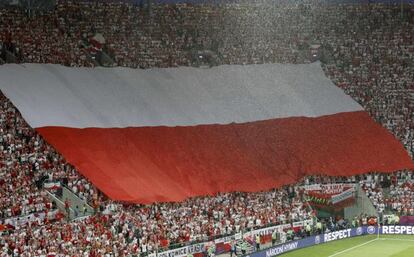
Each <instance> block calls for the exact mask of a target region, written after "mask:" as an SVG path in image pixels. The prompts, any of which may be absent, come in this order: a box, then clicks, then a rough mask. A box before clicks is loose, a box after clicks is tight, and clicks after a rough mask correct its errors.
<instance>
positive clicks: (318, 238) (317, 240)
mask: <svg viewBox="0 0 414 257" xmlns="http://www.w3.org/2000/svg"><path fill="white" fill-rule="evenodd" d="M320 242H321V237H320V236H315V244H316V245H317V244H319V243H320Z"/></svg>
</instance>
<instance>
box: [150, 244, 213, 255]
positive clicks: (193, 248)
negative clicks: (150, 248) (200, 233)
mask: <svg viewBox="0 0 414 257" xmlns="http://www.w3.org/2000/svg"><path fill="white" fill-rule="evenodd" d="M204 248H205V243H201V244H194V245H189V246H184V247H181V248H178V249H173V250H168V251H165V252H161V253H158V257H185V256H187V255H189V254H195V253H201V252H203V251H204Z"/></svg>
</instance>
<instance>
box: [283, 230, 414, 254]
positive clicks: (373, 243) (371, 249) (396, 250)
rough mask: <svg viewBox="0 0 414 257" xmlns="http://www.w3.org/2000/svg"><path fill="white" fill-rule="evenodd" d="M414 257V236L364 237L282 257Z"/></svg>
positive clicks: (331, 243)
mask: <svg viewBox="0 0 414 257" xmlns="http://www.w3.org/2000/svg"><path fill="white" fill-rule="evenodd" d="M371 256H372V257H414V236H400V235H399V236H380V238H377V236H362V237H354V238H350V239H344V240H340V241H334V242H330V243H326V244H321V245H317V246H313V247H309V248H304V249H301V250H297V251H293V252H289V253H286V254H283V255H281V257H371Z"/></svg>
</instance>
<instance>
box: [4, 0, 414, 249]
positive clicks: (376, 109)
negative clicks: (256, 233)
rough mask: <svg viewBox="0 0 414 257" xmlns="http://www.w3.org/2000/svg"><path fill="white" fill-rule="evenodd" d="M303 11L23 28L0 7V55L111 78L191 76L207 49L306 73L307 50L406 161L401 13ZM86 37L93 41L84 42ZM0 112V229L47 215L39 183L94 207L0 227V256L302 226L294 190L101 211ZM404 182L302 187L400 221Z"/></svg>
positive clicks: (409, 202) (68, 18)
mask: <svg viewBox="0 0 414 257" xmlns="http://www.w3.org/2000/svg"><path fill="white" fill-rule="evenodd" d="M307 3H308V4H296V3H292V4H288V3H284V4H280V5H275V4H271V3H266V2H264V3H261V4H241V3H228V4H220V5H204V4H200V5H190V4H177V5H154V6H153V7H152V8H151V11H150V12H148V11H147V10H145V9H144V8H142V7H141V6H139V5H138V6H137V5H133V4H127V3H115V2H110V1H96V2H95V1H93V2H80V1H57V7H56V9H55V10H53V11H49V12H47V13H40V14H38V15H36V16H34V17H28V16H27V15H26V14H25V13H24V12H23V11H22V10H19V9H17V8H7V9H0V41H1V42H2V43H1V44H0V53H1V56H0V57H1V58H3V59H4V58H5V57H4V55H5V51H6V50H7V51H9V52H11V53H13V54H14V55H16V57H17V61H20V62H34V63H57V64H63V65H67V66H85V67H91V66H94V65H95V64H96V63H95V62H94V61H93V59H92V58H91V55H93V52H94V51H102V52H104V53H105V54H107V55H108V56H109V57H110V58H111V59H112V60H113V61H114V62H113V64H112V65H113V66H125V67H132V68H150V67H175V66H183V65H193V64H194V63H193V62H194V56H193V55H194V53H195V52H197V51H201V50H209V51H211V52H212V53H213V54H214V59H215V62H216V64H253V63H267V62H281V63H304V62H309V61H310V52H309V49H310V47H311V45H319V46H320V52H319V54H320V59H321V60H322V62H323V68H324V70H325V72H326V74H327V75H328V76H329V77H330V78H331V79H332V81H333V82H334V83H335V84H336V85H338V86H339V87H341V88H342V89H344V91H345V92H346V93H348V94H349V95H351V96H352V97H353V98H354V99H355V100H356V101H358V102H359V103H360V104H361V105H362V106H364V108H365V109H366V110H368V111H369V112H370V114H371V115H372V116H373V117H374V118H375V119H376V120H377V121H378V122H380V123H381V124H383V125H384V126H385V127H386V128H388V129H389V130H390V131H392V132H393V133H394V135H395V136H396V137H398V138H399V139H400V140H401V142H403V144H404V145H405V147H406V149H407V150H408V151H409V152H410V154H411V155H412V156H413V152H414V80H413V78H414V68H413V67H414V63H413V61H412V60H414V15H413V13H414V11H413V6H406V7H405V9H404V10H405V11H404V13H403V15H402V16H401V15H400V14H399V11H400V9H399V7H396V6H387V5H381V4H370V5H328V6H322V5H320V4H319V3H318V1H316V0H315V1H307ZM97 33H100V34H102V35H103V37H104V39H105V43H103V42H102V40H101V41H100V42H95V41H94V40H91V39H93V37H94V36H95V35H96V34H97ZM101 43H103V44H102V45H99V44H101ZM97 45H99V47H98V46H97ZM0 102H1V106H0V129H1V137H0V206H1V209H0V221H4V220H6V219H9V218H12V217H21V216H24V215H28V214H39V213H46V216H45V217H48V215H47V213H48V212H51V211H53V210H54V209H55V208H56V206H55V204H54V203H53V202H52V201H50V200H49V198H48V197H47V194H48V193H47V192H46V190H45V189H44V188H43V183H44V182H47V181H51V182H54V181H59V182H61V183H62V185H65V186H67V187H68V188H69V189H70V190H72V191H73V192H74V193H75V194H77V195H79V196H80V197H81V198H82V199H85V201H87V202H89V203H91V204H92V205H94V206H95V207H96V209H99V211H98V212H97V214H96V215H93V216H90V217H86V218H83V219H79V220H75V221H70V222H67V221H66V220H65V219H62V216H61V215H57V217H55V219H54V221H49V220H47V219H43V220H39V219H37V220H36V221H35V222H28V223H27V224H22V225H21V226H18V227H9V228H8V229H9V230H8V231H4V232H3V233H4V235H3V236H2V237H1V238H0V253H1V254H0V256H55V255H56V256H125V255H127V254H142V255H145V254H148V253H151V252H154V251H155V250H162V249H165V248H167V247H169V246H171V245H177V244H178V245H181V244H186V243H189V242H193V241H198V242H200V241H205V240H209V239H212V238H215V237H218V236H224V235H230V234H234V233H237V232H239V231H247V230H250V229H252V228H258V227H263V226H267V225H270V224H284V223H291V222H293V221H299V220H304V219H308V218H310V217H311V216H312V211H311V209H309V206H308V205H307V203H305V202H304V201H303V198H302V197H303V195H302V193H301V192H300V191H299V189H298V187H295V186H289V187H285V188H281V189H276V190H272V191H268V192H261V193H254V194H252V193H249V194H246V193H227V194H219V195H217V196H212V197H197V198H192V199H188V200H186V201H184V202H182V203H160V204H153V205H150V206H137V205H123V204H120V203H114V202H111V201H109V200H108V199H105V197H104V196H102V195H100V193H99V192H98V190H97V189H96V188H95V187H94V186H93V185H92V184H91V183H89V182H88V181H87V180H86V179H85V178H84V177H82V176H81V175H80V174H79V173H78V172H77V171H76V170H75V169H74V168H73V167H72V166H70V165H69V164H67V163H66V162H65V160H64V159H63V157H61V156H60V155H59V154H58V153H57V152H56V151H55V150H54V149H53V148H52V147H51V146H49V145H48V144H47V143H46V142H44V141H43V139H42V138H41V137H40V136H39V135H38V134H37V133H36V131H35V130H33V129H32V128H30V127H29V126H28V125H27V123H26V122H25V121H24V119H23V118H22V117H21V115H20V113H19V112H18V111H17V110H16V109H15V108H14V106H13V105H12V104H11V103H10V102H9V100H8V99H7V98H6V97H5V96H4V95H0ZM413 178H414V177H413V173H412V172H409V171H403V172H398V173H396V174H392V175H381V174H367V175H365V176H363V177H361V176H354V177H350V178H324V177H316V176H315V177H310V178H306V179H305V181H304V184H312V183H336V182H343V181H347V182H360V183H361V184H362V185H363V188H364V189H365V190H366V192H367V194H368V196H369V197H370V199H371V200H372V202H373V203H374V205H375V207H376V208H377V209H378V211H379V212H381V213H382V212H384V211H385V210H391V211H394V212H396V213H398V214H401V215H405V214H410V215H414V201H413V199H414V186H413ZM360 220H361V221H360V222H361V223H362V224H364V221H363V220H364V219H360ZM366 220H367V219H366V218H365V222H366ZM332 224H333V223H332ZM330 227H332V225H331V226H330Z"/></svg>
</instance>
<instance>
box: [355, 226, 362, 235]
mask: <svg viewBox="0 0 414 257" xmlns="http://www.w3.org/2000/svg"><path fill="white" fill-rule="evenodd" d="M356 234H357V235H358V236H360V235H362V228H361V227H359V228H357V230H356Z"/></svg>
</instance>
